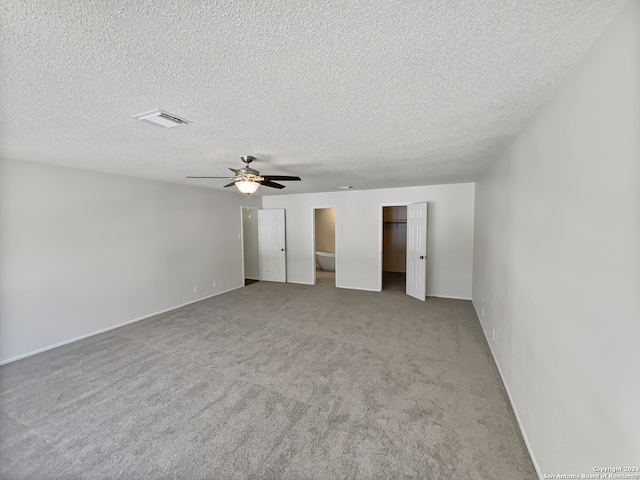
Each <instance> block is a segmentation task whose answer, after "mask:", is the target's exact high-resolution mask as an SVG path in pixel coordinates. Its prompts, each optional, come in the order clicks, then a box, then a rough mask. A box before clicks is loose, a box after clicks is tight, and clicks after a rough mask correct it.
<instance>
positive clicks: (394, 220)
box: [382, 205, 407, 293]
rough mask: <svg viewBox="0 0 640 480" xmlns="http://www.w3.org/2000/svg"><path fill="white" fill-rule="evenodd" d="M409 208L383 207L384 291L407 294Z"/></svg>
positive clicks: (397, 206) (401, 206)
mask: <svg viewBox="0 0 640 480" xmlns="http://www.w3.org/2000/svg"><path fill="white" fill-rule="evenodd" d="M406 273H407V206H406V205H393V206H383V207H382V290H387V291H398V292H403V293H404V292H406V281H407V280H406Z"/></svg>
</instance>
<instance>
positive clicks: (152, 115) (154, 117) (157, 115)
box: [132, 110, 191, 128]
mask: <svg viewBox="0 0 640 480" xmlns="http://www.w3.org/2000/svg"><path fill="white" fill-rule="evenodd" d="M132 118H137V119H138V120H142V121H143V122H147V123H151V124H153V125H157V126H158V127H163V128H172V127H179V126H180V125H186V124H187V123H191V122H190V121H189V120H185V119H184V118H180V117H178V116H176V115H173V114H172V113H167V112H164V111H162V110H151V111H150V112H145V113H139V114H138V115H133V116H132Z"/></svg>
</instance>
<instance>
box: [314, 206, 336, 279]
mask: <svg viewBox="0 0 640 480" xmlns="http://www.w3.org/2000/svg"><path fill="white" fill-rule="evenodd" d="M324 208H334V209H335V212H336V218H335V222H334V223H335V225H334V233H333V234H334V236H335V245H336V252H335V258H334V262H335V265H336V269H335V272H334V273H335V276H336V279H335V285H334V286H335V287H336V288H337V287H338V207H337V205H325V206H313V207H311V272H312V274H313V281H312V282H311V285H315V284H316V210H322V209H324Z"/></svg>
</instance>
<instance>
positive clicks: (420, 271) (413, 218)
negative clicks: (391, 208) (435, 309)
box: [406, 203, 427, 302]
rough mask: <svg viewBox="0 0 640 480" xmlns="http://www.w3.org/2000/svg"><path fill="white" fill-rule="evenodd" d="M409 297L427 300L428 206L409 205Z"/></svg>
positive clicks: (407, 280) (423, 204)
mask: <svg viewBox="0 0 640 480" xmlns="http://www.w3.org/2000/svg"><path fill="white" fill-rule="evenodd" d="M406 283H407V295H411V296H412V297H415V298H417V299H418V300H422V301H423V302H424V301H425V299H426V298H427V204H426V203H414V204H412V205H407V273H406Z"/></svg>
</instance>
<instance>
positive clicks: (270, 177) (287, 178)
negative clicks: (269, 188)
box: [260, 175, 302, 181]
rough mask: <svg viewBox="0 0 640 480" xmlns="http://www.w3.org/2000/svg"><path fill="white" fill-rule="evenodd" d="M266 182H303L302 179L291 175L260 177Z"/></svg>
mask: <svg viewBox="0 0 640 480" xmlns="http://www.w3.org/2000/svg"><path fill="white" fill-rule="evenodd" d="M260 176H261V177H262V178H264V179H265V180H289V181H293V180H302V179H301V178H300V177H292V176H290V175H260Z"/></svg>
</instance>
